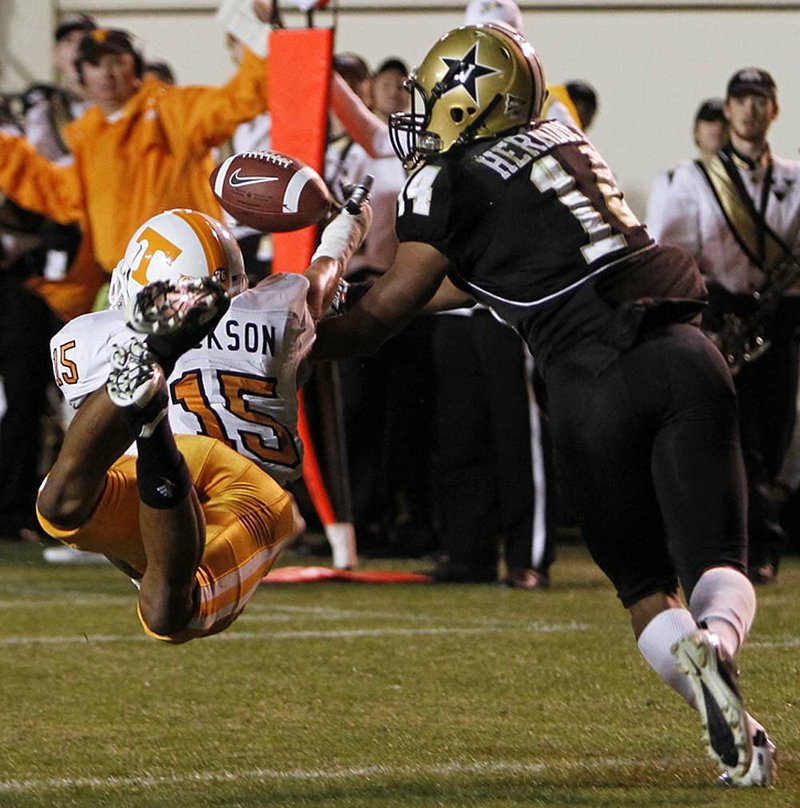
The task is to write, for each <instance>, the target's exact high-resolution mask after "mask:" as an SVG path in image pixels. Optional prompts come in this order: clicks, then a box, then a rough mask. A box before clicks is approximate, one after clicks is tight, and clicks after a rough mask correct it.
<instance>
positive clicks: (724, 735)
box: [672, 629, 753, 779]
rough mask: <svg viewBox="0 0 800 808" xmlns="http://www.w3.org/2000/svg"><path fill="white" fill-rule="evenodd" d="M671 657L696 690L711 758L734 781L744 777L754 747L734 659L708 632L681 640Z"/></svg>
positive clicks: (699, 632)
mask: <svg viewBox="0 0 800 808" xmlns="http://www.w3.org/2000/svg"><path fill="white" fill-rule="evenodd" d="M672 654H673V655H674V657H675V661H676V664H677V666H678V669H679V670H681V671H682V672H683V673H685V674H686V675H687V677H688V679H689V683H690V685H691V687H692V690H693V691H694V695H695V701H696V703H697V710H698V712H699V713H700V718H701V721H702V724H703V740H704V741H705V742H706V743H707V744H708V754H709V757H710V758H711V759H712V760H714V761H716V762H717V763H718V764H719V765H720V766H721V767H722V769H723V772H724V773H726V774H728V775H729V776H730V777H731V778H734V779H736V778H741V777H744V776H745V774H747V772H748V770H749V768H750V764H751V762H752V756H753V745H752V739H751V737H750V732H749V728H748V715H747V713H746V712H745V709H744V703H743V702H742V696H741V693H740V692H739V685H738V675H739V674H738V671H737V670H736V666H735V665H734V663H733V660H731V659H730V658H729V657H728V656H727V654H725V652H724V650H723V648H722V647H721V645H720V641H719V637H717V635H716V634H713V633H712V632H710V631H708V629H698V630H697V631H694V632H692V633H691V634H687V635H686V636H685V637H682V638H681V639H680V640H678V642H676V643H675V644H674V645H673V646H672Z"/></svg>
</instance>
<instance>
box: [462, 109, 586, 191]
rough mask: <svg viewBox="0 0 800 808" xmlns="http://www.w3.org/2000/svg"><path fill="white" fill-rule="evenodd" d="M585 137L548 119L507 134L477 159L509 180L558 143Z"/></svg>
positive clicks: (576, 140) (561, 143)
mask: <svg viewBox="0 0 800 808" xmlns="http://www.w3.org/2000/svg"><path fill="white" fill-rule="evenodd" d="M585 140H586V139H585V138H584V137H583V135H581V134H580V132H576V131H574V130H572V129H569V128H568V127H566V126H564V125H563V124H560V123H558V122H557V121H548V122H547V123H543V124H540V125H539V126H537V127H536V128H535V129H534V130H532V131H530V132H518V133H517V134H515V135H509V136H508V137H504V138H503V139H502V140H499V141H497V143H495V144H494V145H493V146H492V147H491V148H489V149H487V150H486V151H485V152H482V153H481V154H480V155H478V156H477V157H476V158H475V162H477V163H480V164H481V165H484V166H486V167H487V168H490V169H491V170H492V171H494V172H495V173H497V174H499V175H500V176H501V177H502V178H503V179H504V180H507V179H508V178H509V177H513V176H514V175H515V174H517V173H519V172H520V171H521V170H522V169H523V168H525V166H527V165H528V163H530V162H531V161H532V160H535V159H536V158H537V157H541V156H542V155H543V154H545V153H546V152H548V151H550V150H551V149H552V148H554V147H555V146H563V145H565V144H567V143H584V142H585Z"/></svg>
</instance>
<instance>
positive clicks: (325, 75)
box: [267, 28, 358, 568]
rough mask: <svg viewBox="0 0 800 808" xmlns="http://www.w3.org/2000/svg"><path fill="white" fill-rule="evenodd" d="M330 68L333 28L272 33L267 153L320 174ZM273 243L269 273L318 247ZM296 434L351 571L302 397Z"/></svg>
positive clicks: (288, 237) (312, 231) (302, 238)
mask: <svg viewBox="0 0 800 808" xmlns="http://www.w3.org/2000/svg"><path fill="white" fill-rule="evenodd" d="M332 65H333V30H332V29H330V28H302V29H297V30H285V29H279V30H274V31H272V32H271V34H270V40H269V68H268V70H269V73H268V77H267V83H268V90H267V92H268V96H269V110H270V115H271V116H272V148H274V149H275V150H276V151H281V152H285V153H286V154H290V155H292V156H293V157H297V158H298V159H300V160H302V161H303V162H304V163H306V164H307V165H309V166H311V167H312V168H314V169H316V170H317V171H318V172H319V173H320V174H322V171H323V165H324V160H325V147H326V140H327V132H328V123H327V122H328V105H329V100H330V81H331V69H332ZM272 243H273V252H274V257H273V264H272V266H273V269H272V271H273V272H303V271H304V270H305V269H306V267H307V266H308V265H309V263H310V262H311V256H312V255H313V254H314V249H315V248H316V245H317V228H316V226H312V227H306V228H303V229H302V230H295V231H293V232H289V233H274V234H273V236H272ZM298 433H299V435H300V439H301V440H302V441H303V444H304V446H305V460H304V463H303V480H304V481H305V484H306V488H307V489H308V493H309V496H310V497H311V501H312V503H313V505H314V508H315V510H316V511H317V515H318V516H319V518H320V521H321V522H322V525H323V527H324V529H325V535H326V536H327V538H328V541H329V543H330V545H331V548H332V550H333V564H334V566H335V567H340V568H349V567H354V566H355V565H356V564H357V562H358V559H357V556H356V547H355V531H354V529H353V525H352V524H351V523H350V522H344V521H341V520H340V519H337V514H336V512H335V510H334V508H333V506H332V504H331V498H330V496H329V495H328V492H327V490H326V488H325V484H324V481H323V479H322V474H321V471H320V465H319V462H318V461H317V454H316V452H315V451H314V444H313V442H312V438H311V434H310V431H309V428H308V419H307V418H306V415H305V411H304V407H303V400H302V397H301V398H300V402H299V413H298Z"/></svg>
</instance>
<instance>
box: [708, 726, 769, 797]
mask: <svg viewBox="0 0 800 808" xmlns="http://www.w3.org/2000/svg"><path fill="white" fill-rule="evenodd" d="M752 743H753V760H752V762H751V763H750V768H749V769H748V770H747V771H746V772H745V774H743V775H742V776H741V777H734V776H733V775H731V774H729V773H728V772H727V771H726V772H723V773H722V774H721V775H720V778H719V782H720V784H721V785H723V786H740V787H743V788H747V787H752V786H755V787H758V786H762V787H768V786H773V785H775V781H776V780H777V779H778V747H777V746H775V744H774V743H773V742H772V740H771V739H770V737H769V735H767V733H766V732H765V731H764V730H763V729H757V730H756V731H755V732H754V733H753V738H752Z"/></svg>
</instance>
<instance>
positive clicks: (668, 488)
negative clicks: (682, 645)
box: [546, 324, 747, 607]
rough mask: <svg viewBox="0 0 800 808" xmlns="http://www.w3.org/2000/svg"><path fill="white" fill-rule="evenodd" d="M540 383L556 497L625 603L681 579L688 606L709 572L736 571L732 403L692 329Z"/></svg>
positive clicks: (741, 556)
mask: <svg viewBox="0 0 800 808" xmlns="http://www.w3.org/2000/svg"><path fill="white" fill-rule="evenodd" d="M546 381H547V396H548V414H549V416H550V426H551V434H552V438H553V444H554V449H555V453H556V466H557V470H558V473H559V475H560V476H559V480H560V484H561V490H562V494H563V495H564V497H565V498H566V499H567V500H568V504H569V505H571V506H572V508H573V510H574V512H575V514H576V516H577V517H578V520H579V522H580V524H581V527H582V529H583V534H584V538H585V540H586V542H587V545H588V547H589V550H590V552H591V554H592V556H593V558H594V559H595V561H596V562H597V564H598V565H599V566H600V567H601V568H602V570H603V571H604V572H605V573H606V575H607V576H608V577H609V578H610V579H611V581H612V582H613V584H614V586H615V587H616V589H617V592H618V595H619V597H620V599H621V601H622V603H623V605H625V606H626V607H628V606H631V605H632V604H634V603H636V602H637V601H638V600H640V599H641V598H643V597H646V596H648V595H651V594H654V593H656V592H659V591H662V592H673V591H675V590H676V585H677V582H678V580H679V581H680V583H681V585H682V586H683V589H684V592H685V593H686V597H687V598H688V596H689V595H690V594H691V591H692V589H693V587H694V586H695V584H696V583H697V580H698V579H699V577H700V575H701V574H702V573H703V571H704V570H705V569H707V568H708V567H712V566H716V565H721V564H725V565H730V566H733V567H735V568H736V569H739V570H741V571H743V572H744V570H745V563H746V557H747V529H746V511H747V505H746V503H747V492H746V483H745V474H744V467H743V463H742V456H741V449H740V444H739V430H738V420H737V406H736V396H735V393H734V388H733V383H732V381H731V378H730V375H729V373H728V371H727V368H726V366H725V363H724V360H723V359H722V356H721V355H720V353H719V351H718V350H717V349H716V348H715V347H714V346H713V345H712V344H711V342H710V341H709V340H708V339H707V338H706V337H705V336H704V335H703V334H702V332H701V331H700V330H699V329H698V328H696V327H694V326H692V325H688V324H672V325H668V326H665V327H661V328H659V329H656V330H653V331H651V332H649V333H648V334H646V335H645V337H644V338H643V339H642V340H641V341H640V342H638V343H637V344H636V345H635V346H634V347H633V348H631V349H630V350H628V351H627V352H626V353H624V354H622V355H621V356H620V357H619V358H618V359H617V360H616V361H615V362H614V363H613V364H612V365H611V366H610V367H609V368H608V369H607V370H605V371H604V372H603V373H601V374H600V375H597V374H595V373H594V372H592V371H591V370H588V369H586V368H584V367H581V366H580V365H579V364H577V363H575V362H573V361H569V360H560V361H558V362H554V363H553V365H552V366H551V367H549V368H548V369H547V377H546Z"/></svg>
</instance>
